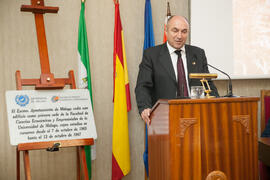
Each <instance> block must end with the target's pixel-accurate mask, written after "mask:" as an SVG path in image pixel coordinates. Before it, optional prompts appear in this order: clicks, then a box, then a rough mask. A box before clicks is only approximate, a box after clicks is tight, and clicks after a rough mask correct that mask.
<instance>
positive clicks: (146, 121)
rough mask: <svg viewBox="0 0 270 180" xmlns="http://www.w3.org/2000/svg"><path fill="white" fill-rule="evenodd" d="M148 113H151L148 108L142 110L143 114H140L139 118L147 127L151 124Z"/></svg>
mask: <svg viewBox="0 0 270 180" xmlns="http://www.w3.org/2000/svg"><path fill="white" fill-rule="evenodd" d="M150 112H151V109H150V108H147V109H144V110H143V112H142V113H141V117H142V119H143V120H144V122H145V123H146V124H147V125H148V126H149V125H150V124H151V120H150V118H149V117H150Z"/></svg>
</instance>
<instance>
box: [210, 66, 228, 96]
mask: <svg viewBox="0 0 270 180" xmlns="http://www.w3.org/2000/svg"><path fill="white" fill-rule="evenodd" d="M207 66H210V67H211V68H213V69H215V70H217V71H219V72H221V73H222V74H225V75H226V76H228V78H229V86H228V90H227V92H228V94H226V95H225V96H224V97H233V90H232V80H231V77H230V76H229V75H228V74H227V73H225V72H224V71H221V70H220V69H218V68H216V67H214V66H212V65H211V64H207Z"/></svg>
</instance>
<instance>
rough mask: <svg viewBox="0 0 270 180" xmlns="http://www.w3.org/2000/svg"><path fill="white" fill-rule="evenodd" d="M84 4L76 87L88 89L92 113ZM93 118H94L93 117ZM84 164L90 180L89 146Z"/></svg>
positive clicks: (82, 3) (81, 17) (83, 6)
mask: <svg viewBox="0 0 270 180" xmlns="http://www.w3.org/2000/svg"><path fill="white" fill-rule="evenodd" d="M84 12H85V4H84V2H81V13H80V20H79V30H78V32H79V37H78V87H79V88H84V89H88V90H89V92H90V98H91V107H92V111H91V112H92V113H93V106H92V104H93V98H92V86H91V73H90V64H89V51H88V40H87V31H86V25H85V17H84ZM93 117H94V116H93ZM85 153H86V162H87V168H88V174H89V179H91V146H86V147H85Z"/></svg>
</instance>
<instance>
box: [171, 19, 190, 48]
mask: <svg viewBox="0 0 270 180" xmlns="http://www.w3.org/2000/svg"><path fill="white" fill-rule="evenodd" d="M166 33H167V40H168V43H169V44H170V45H171V46H172V47H174V48H175V49H180V48H181V47H183V45H184V44H185V43H186V40H187V37H188V33H189V25H188V23H187V21H186V20H185V19H184V18H183V17H180V16H174V17H172V19H170V21H169V22H168V24H167V31H166Z"/></svg>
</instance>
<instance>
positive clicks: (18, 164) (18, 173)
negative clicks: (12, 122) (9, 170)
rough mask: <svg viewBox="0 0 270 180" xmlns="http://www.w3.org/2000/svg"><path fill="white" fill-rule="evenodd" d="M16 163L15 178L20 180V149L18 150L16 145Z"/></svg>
mask: <svg viewBox="0 0 270 180" xmlns="http://www.w3.org/2000/svg"><path fill="white" fill-rule="evenodd" d="M16 161H17V162H16V165H17V180H20V177H21V176H20V173H21V171H20V151H19V150H18V147H17V148H16Z"/></svg>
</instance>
